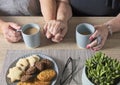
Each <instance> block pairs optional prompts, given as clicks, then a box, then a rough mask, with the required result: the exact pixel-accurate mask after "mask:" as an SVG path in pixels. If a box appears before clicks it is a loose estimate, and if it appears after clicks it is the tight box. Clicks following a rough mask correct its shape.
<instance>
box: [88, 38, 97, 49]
mask: <svg viewBox="0 0 120 85" xmlns="http://www.w3.org/2000/svg"><path fill="white" fill-rule="evenodd" d="M96 45H97V39H95V40H94V41H93V42H91V43H90V44H88V45H87V46H86V48H88V49H89V48H92V47H94V46H96Z"/></svg>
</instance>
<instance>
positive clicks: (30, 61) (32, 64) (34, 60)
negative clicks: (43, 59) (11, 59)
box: [26, 56, 37, 66]
mask: <svg viewBox="0 0 120 85" xmlns="http://www.w3.org/2000/svg"><path fill="white" fill-rule="evenodd" d="M26 59H27V60H28V62H29V64H30V66H34V64H35V62H36V61H37V59H36V58H34V57H33V56H29V57H26Z"/></svg>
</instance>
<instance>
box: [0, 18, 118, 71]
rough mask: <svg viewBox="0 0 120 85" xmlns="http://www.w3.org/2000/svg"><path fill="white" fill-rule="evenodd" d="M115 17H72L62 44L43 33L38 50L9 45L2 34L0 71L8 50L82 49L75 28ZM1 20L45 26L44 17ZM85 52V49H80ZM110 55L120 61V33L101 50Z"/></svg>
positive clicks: (18, 44)
mask: <svg viewBox="0 0 120 85" xmlns="http://www.w3.org/2000/svg"><path fill="white" fill-rule="evenodd" d="M112 18H114V17H72V18H71V19H70V21H69V25H68V29H69V30H68V33H67V35H66V36H65V38H64V40H63V41H62V42H60V43H53V42H51V41H50V40H48V39H46V37H45V36H44V34H43V33H41V46H40V47H38V48H36V49H30V48H27V47H26V46H25V44H24V42H19V43H9V42H7V41H6V40H5V39H4V38H3V35H2V33H0V69H1V68H2V64H3V63H4V58H5V55H6V52H7V50H9V49H12V50H18V49H19V50H23V49H24V50H25V49H26V50H39V49H80V48H78V47H77V45H76V41H75V27H76V25H78V24H79V23H90V24H93V25H96V24H102V23H104V22H106V21H108V20H110V19H112ZM0 19H2V20H5V21H12V22H16V23H18V24H19V25H24V24H27V23H37V24H39V25H40V27H41V31H42V28H43V26H44V23H45V22H44V19H43V17H29V16H27V17H23V16H21V17H20V16H8V17H0ZM80 50H83V49H80ZM100 51H103V52H104V53H106V54H107V55H110V56H111V57H113V58H117V59H118V60H120V33H114V34H113V36H111V37H109V38H108V40H107V41H106V43H105V45H104V47H103V48H102V49H101V50H100Z"/></svg>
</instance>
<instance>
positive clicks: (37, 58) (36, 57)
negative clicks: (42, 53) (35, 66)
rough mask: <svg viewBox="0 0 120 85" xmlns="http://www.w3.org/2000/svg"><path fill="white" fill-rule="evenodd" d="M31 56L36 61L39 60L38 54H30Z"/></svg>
mask: <svg viewBox="0 0 120 85" xmlns="http://www.w3.org/2000/svg"><path fill="white" fill-rule="evenodd" d="M32 57H34V58H35V60H36V61H39V60H40V57H39V56H38V55H32Z"/></svg>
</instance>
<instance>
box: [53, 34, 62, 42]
mask: <svg viewBox="0 0 120 85" xmlns="http://www.w3.org/2000/svg"><path fill="white" fill-rule="evenodd" d="M54 38H55V39H56V40H58V41H61V40H62V39H63V36H62V35H61V34H60V33H57V34H56V35H55V37H54Z"/></svg>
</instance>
